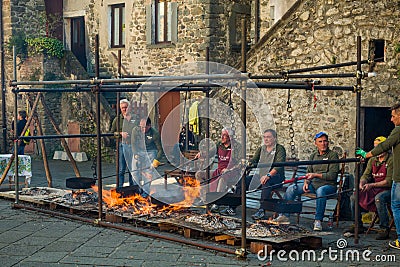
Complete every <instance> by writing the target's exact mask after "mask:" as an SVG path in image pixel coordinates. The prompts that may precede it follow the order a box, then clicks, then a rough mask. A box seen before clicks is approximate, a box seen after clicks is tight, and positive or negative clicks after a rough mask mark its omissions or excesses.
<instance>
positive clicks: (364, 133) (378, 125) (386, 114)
mask: <svg viewBox="0 0 400 267" xmlns="http://www.w3.org/2000/svg"><path fill="white" fill-rule="evenodd" d="M390 118H391V111H390V110H389V107H379V108H377V107H370V108H362V109H361V135H360V138H361V139H360V140H361V147H363V148H364V150H365V151H370V150H371V149H372V148H373V147H374V144H373V143H374V140H375V138H376V137H378V136H385V137H387V136H388V135H389V134H390V132H391V131H392V130H393V128H394V124H393V123H392V122H391V121H390Z"/></svg>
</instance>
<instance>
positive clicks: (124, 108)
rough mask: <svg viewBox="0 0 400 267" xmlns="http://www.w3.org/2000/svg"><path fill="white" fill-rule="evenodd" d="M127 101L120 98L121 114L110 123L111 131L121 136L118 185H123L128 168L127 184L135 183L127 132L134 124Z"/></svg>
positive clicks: (129, 140)
mask: <svg viewBox="0 0 400 267" xmlns="http://www.w3.org/2000/svg"><path fill="white" fill-rule="evenodd" d="M129 105H130V103H129V101H128V100H127V99H121V100H120V101H119V108H120V110H121V114H120V115H119V118H118V117H115V118H114V120H113V122H112V125H111V132H113V133H114V135H117V136H119V137H121V139H120V142H119V158H118V162H119V170H118V187H123V186H124V181H125V172H126V169H127V168H128V179H129V185H130V186H133V185H135V184H136V183H135V182H134V181H133V179H132V174H131V173H130V170H132V166H131V162H132V146H131V138H130V135H129V133H130V132H131V131H132V128H133V126H134V121H133V120H132V117H131V114H129V112H128V109H129ZM118 120H119V130H120V131H119V132H117V123H118Z"/></svg>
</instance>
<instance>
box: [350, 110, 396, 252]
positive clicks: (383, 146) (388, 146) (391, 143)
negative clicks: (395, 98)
mask: <svg viewBox="0 0 400 267" xmlns="http://www.w3.org/2000/svg"><path fill="white" fill-rule="evenodd" d="M390 110H391V113H392V117H391V119H390V120H391V121H392V122H393V124H394V126H395V127H394V129H393V130H392V132H391V133H390V135H389V136H388V138H387V139H386V140H385V141H384V142H382V143H380V144H379V145H377V146H376V147H375V148H374V149H372V150H371V151H370V152H368V153H367V152H366V151H364V150H362V149H361V148H357V149H356V155H357V156H361V157H363V158H370V157H372V156H376V155H379V154H381V153H382V152H384V151H389V150H392V151H393V174H392V180H393V182H392V191H391V203H392V211H393V217H394V223H395V225H396V232H397V238H396V240H393V241H390V242H389V246H390V247H392V248H395V249H400V240H399V238H400V103H398V104H396V105H394V106H392V107H391V108H390Z"/></svg>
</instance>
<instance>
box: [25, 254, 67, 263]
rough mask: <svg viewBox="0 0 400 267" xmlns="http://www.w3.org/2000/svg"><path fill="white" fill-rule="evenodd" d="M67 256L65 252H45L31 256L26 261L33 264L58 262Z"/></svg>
mask: <svg viewBox="0 0 400 267" xmlns="http://www.w3.org/2000/svg"><path fill="white" fill-rule="evenodd" d="M66 255H68V251H65V252H55V251H51V252H46V251H39V252H36V253H34V254H32V255H31V256H30V257H28V258H26V260H27V261H33V262H45V263H47V262H54V263H56V262H59V261H60V260H61V259H62V258H64V257H65V256H66Z"/></svg>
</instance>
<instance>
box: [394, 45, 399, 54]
mask: <svg viewBox="0 0 400 267" xmlns="http://www.w3.org/2000/svg"><path fill="white" fill-rule="evenodd" d="M394 51H395V52H396V53H400V43H398V44H396V45H395V46H394Z"/></svg>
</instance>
